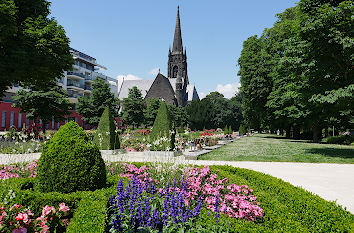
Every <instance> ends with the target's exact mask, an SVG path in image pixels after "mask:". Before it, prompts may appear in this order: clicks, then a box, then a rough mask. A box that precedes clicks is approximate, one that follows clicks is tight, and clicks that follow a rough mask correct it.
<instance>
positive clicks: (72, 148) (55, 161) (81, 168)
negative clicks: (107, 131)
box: [37, 121, 106, 193]
mask: <svg viewBox="0 0 354 233" xmlns="http://www.w3.org/2000/svg"><path fill="white" fill-rule="evenodd" d="M37 180H38V183H37V187H38V189H39V190H41V191H42V192H62V193H71V192H75V191H94V190H96V189H100V188H102V187H104V185H105V184H106V167H105V163H104V161H103V159H102V156H101V152H100V150H99V149H98V147H97V146H96V145H94V144H93V143H91V142H90V141H89V139H88V136H87V134H86V133H85V131H84V130H83V129H82V128H81V127H80V126H79V125H78V124H77V123H76V122H74V121H71V122H68V123H66V124H65V125H64V126H62V127H60V129H59V130H58V132H57V133H55V134H54V136H53V138H52V139H50V140H49V141H48V142H46V143H45V144H44V146H43V152H42V155H41V157H40V158H39V160H38V172H37Z"/></svg>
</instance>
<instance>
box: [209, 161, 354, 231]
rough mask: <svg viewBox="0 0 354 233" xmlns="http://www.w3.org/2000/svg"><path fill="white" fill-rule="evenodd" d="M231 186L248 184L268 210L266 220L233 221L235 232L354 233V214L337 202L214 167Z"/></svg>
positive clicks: (243, 171) (237, 170) (277, 181)
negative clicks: (255, 222) (254, 222)
mask: <svg viewBox="0 0 354 233" xmlns="http://www.w3.org/2000/svg"><path fill="white" fill-rule="evenodd" d="M211 168H212V171H214V172H216V171H217V170H219V172H218V174H219V176H221V177H227V178H229V182H230V183H236V184H239V185H241V184H242V185H248V186H249V187H251V188H252V189H253V190H254V195H255V196H257V197H258V198H257V200H258V201H259V202H260V206H261V207H262V208H263V210H264V219H263V220H264V221H263V222H261V223H257V224H249V223H246V222H243V221H238V220H235V219H233V221H232V226H233V230H232V231H233V232H243V231H245V232H247V231H256V232H257V231H261V232H264V231H266V232H267V231H268V232H353V230H354V215H352V214H351V213H350V212H348V211H345V210H344V209H342V208H341V207H340V206H338V205H337V204H336V203H334V202H328V201H326V200H324V199H322V198H321V197H319V196H317V195H315V194H313V193H311V192H308V191H305V190H304V189H302V188H299V187H295V186H293V185H291V184H290V183H288V182H284V181H283V180H281V179H278V178H275V177H272V176H270V175H266V174H263V173H260V172H255V171H252V170H248V169H241V168H234V167H230V166H211Z"/></svg>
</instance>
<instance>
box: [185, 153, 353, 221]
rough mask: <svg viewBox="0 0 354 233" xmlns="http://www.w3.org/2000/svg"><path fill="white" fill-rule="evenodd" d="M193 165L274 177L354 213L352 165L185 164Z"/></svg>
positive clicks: (204, 161) (272, 163) (209, 162)
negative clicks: (226, 167) (228, 166)
mask: <svg viewBox="0 0 354 233" xmlns="http://www.w3.org/2000/svg"><path fill="white" fill-rule="evenodd" d="M189 163H191V164H195V165H230V166H233V167H240V168H247V169H251V170H254V171H259V172H263V173H266V174H269V175H271V176H275V177H278V178H280V179H282V180H284V181H287V182H289V183H291V184H292V185H295V186H300V187H302V188H303V189H306V190H308V191H310V192H312V193H315V194H317V195H319V196H320V197H322V198H323V199H325V200H328V201H337V203H338V204H340V205H342V206H343V207H346V208H347V210H348V211H350V212H351V213H353V214H354V164H328V163H285V162H231V161H208V160H197V161H189Z"/></svg>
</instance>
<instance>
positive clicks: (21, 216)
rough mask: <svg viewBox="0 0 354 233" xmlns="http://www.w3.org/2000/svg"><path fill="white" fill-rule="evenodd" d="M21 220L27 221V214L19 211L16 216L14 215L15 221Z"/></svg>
mask: <svg viewBox="0 0 354 233" xmlns="http://www.w3.org/2000/svg"><path fill="white" fill-rule="evenodd" d="M21 220H22V221H23V222H24V223H27V222H28V215H27V214H25V213H19V214H18V215H17V216H16V221H21Z"/></svg>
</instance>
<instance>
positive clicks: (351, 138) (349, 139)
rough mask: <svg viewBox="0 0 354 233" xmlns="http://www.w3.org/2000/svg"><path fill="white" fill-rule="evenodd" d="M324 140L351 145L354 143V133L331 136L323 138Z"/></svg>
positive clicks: (328, 142)
mask: <svg viewBox="0 0 354 233" xmlns="http://www.w3.org/2000/svg"><path fill="white" fill-rule="evenodd" d="M322 142H324V143H327V144H342V145H350V144H352V143H354V135H339V136H329V137H327V138H324V139H322Z"/></svg>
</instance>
